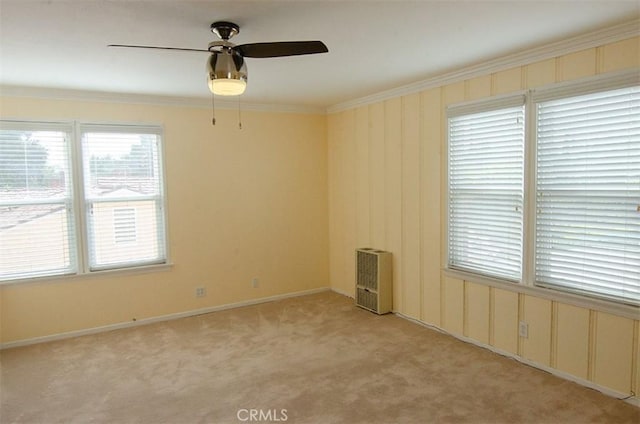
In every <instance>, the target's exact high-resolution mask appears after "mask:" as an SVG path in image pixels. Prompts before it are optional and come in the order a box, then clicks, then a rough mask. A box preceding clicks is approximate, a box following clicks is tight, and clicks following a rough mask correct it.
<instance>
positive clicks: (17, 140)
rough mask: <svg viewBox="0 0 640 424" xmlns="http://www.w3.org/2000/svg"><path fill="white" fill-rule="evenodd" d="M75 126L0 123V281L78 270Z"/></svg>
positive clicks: (68, 272)
mask: <svg viewBox="0 0 640 424" xmlns="http://www.w3.org/2000/svg"><path fill="white" fill-rule="evenodd" d="M70 140H71V126H70V125H65V124H56V123H51V124H45V123H41V124H36V123H24V122H12V121H3V122H1V123H0V280H11V279H20V278H32V277H39V276H43V275H61V274H70V273H74V272H76V270H77V260H76V249H75V245H76V235H75V234H76V232H75V227H76V226H75V217H74V213H73V198H72V175H71V167H70V159H69V153H70V151H69V144H70Z"/></svg>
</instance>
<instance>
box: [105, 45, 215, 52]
mask: <svg viewBox="0 0 640 424" xmlns="http://www.w3.org/2000/svg"><path fill="white" fill-rule="evenodd" d="M107 47H126V48H132V49H156V50H179V51H183V52H205V53H209V50H203V49H183V48H180V47H159V46H133V45H129V44H109V45H108V46H107Z"/></svg>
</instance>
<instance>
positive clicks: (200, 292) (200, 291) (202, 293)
mask: <svg viewBox="0 0 640 424" xmlns="http://www.w3.org/2000/svg"><path fill="white" fill-rule="evenodd" d="M206 295H207V289H206V288H204V287H196V297H205V296H206Z"/></svg>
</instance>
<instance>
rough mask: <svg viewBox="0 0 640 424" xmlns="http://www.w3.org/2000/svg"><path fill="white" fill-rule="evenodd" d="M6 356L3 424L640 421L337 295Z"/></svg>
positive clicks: (596, 397) (639, 414)
mask: <svg viewBox="0 0 640 424" xmlns="http://www.w3.org/2000/svg"><path fill="white" fill-rule="evenodd" d="M0 360H1V366H2V371H1V377H2V378H1V382H0V389H1V392H0V396H1V405H0V406H1V412H0V422H2V423H3V424H4V423H11V422H24V423H55V422H57V423H92V422H96V423H176V424H178V423H185V424H186V423H239V422H258V421H255V420H254V421H250V419H251V415H250V414H251V411H250V410H251V409H254V410H256V411H255V412H254V418H255V419H260V418H262V419H263V420H262V421H261V422H265V421H264V419H265V418H271V422H285V419H286V422H288V423H349V424H351V423H449V422H471V423H517V422H531V423H571V422H575V423H587V422H602V423H623V422H628V423H638V422H639V420H640V409H637V408H635V407H633V406H631V405H629V404H626V403H624V402H622V401H619V400H615V399H613V398H610V397H607V396H605V395H602V394H600V393H599V392H596V391H594V390H590V389H587V388H584V387H581V386H579V385H577V384H574V383H571V382H568V381H565V380H562V379H559V378H556V377H554V376H552V375H549V374H547V373H545V372H542V371H539V370H536V369H533V368H531V367H528V366H525V365H522V364H520V363H518V362H516V361H514V360H511V359H507V358H504V357H502V356H499V355H497V354H494V353H492V352H489V351H487V350H485V349H481V348H478V347H475V346H472V345H469V344H466V343H463V342H460V341H458V340H456V339H454V338H452V337H449V336H447V335H443V334H440V333H437V332H435V331H432V330H429V329H426V328H423V327H421V326H419V325H416V324H414V323H411V322H408V321H406V320H403V319H401V318H398V317H395V316H392V315H386V316H381V317H379V316H376V315H374V314H371V313H369V312H366V311H364V310H361V309H359V308H356V307H355V306H353V303H352V300H351V299H349V298H346V297H343V296H340V295H337V294H335V293H330V292H327V293H322V294H317V295H311V296H305V297H300V298H294V299H288V300H283V301H279V302H272V303H267V304H262V305H257V306H250V307H245V308H240V309H235V310H228V311H223V312H216V313H211V314H207V315H201V316H198V317H192V318H186V319H181V320H176V321H171V322H166V323H159V324H153V325H148V326H142V327H137V328H132V329H127V330H119V331H112V332H108V333H102V334H98V335H92V336H85V337H78V338H75V339H69V340H64V341H59V342H52V343H46V344H40V345H34V346H29V347H23V348H15V349H9V350H5V351H3V352H2V353H1V356H0ZM260 410H261V411H260ZM283 410H285V411H283ZM260 412H261V413H262V416H260V415H259V414H260ZM238 414H239V415H238Z"/></svg>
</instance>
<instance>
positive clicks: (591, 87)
mask: <svg viewBox="0 0 640 424" xmlns="http://www.w3.org/2000/svg"><path fill="white" fill-rule="evenodd" d="M633 85H640V74H639V73H638V71H637V70H635V69H634V70H625V71H621V72H615V73H611V74H607V75H601V76H596V77H587V78H583V79H580V80H577V81H570V82H563V83H555V84H550V85H548V86H544V87H540V88H537V89H531V90H525V91H519V92H516V93H513V94H511V95H507V96H499V97H493V98H490V99H482V100H479V101H471V102H464V103H458V104H454V105H450V106H449V107H448V108H447V114H449V113H453V114H456V113H473V112H481V111H484V110H491V109H495V108H496V105H500V104H501V102H502V103H503V104H507V105H508V101H509V99H513V98H516V97H517V96H521V95H524V96H525V98H526V101H525V190H524V205H525V206H524V207H525V215H524V220H523V222H524V224H523V225H524V228H523V234H524V245H523V263H522V269H523V278H522V281H521V282H519V283H518V282H513V281H509V280H506V279H501V278H495V277H488V276H484V275H481V274H477V273H474V272H469V271H461V270H456V269H453V268H450V267H449V257H448V255H449V246H448V237H449V220H448V217H446V218H445V231H446V237H445V251H444V255H443V270H444V272H445V274H446V275H448V276H450V277H454V278H460V279H463V280H466V281H470V282H475V283H480V284H485V285H489V286H492V287H497V288H502V289H506V290H510V291H516V292H519V293H524V294H530V295H534V296H538V297H542V298H546V299H549V300H554V301H558V300H560V301H563V302H566V303H569V304H573V305H577V306H582V307H587V308H597V309H598V310H602V311H606V312H611V313H616V314H619V315H622V316H628V317H633V318H634V319H636V318H637V314H638V311H639V309H640V305H638V304H636V303H633V302H631V301H629V302H625V301H620V300H613V299H608V298H607V297H606V296H598V295H591V294H586V293H575V292H572V291H570V290H566V291H565V290H561V289H558V288H547V287H543V286H539V285H536V283H535V262H534V261H535V244H536V240H535V234H536V222H535V221H536V219H535V216H536V215H535V213H536V202H535V198H533V196H535V193H536V167H537V163H536V153H537V152H536V125H535V119H536V116H535V102H539V101H544V100H549V99H552V98H563V97H573V96H580V95H584V94H590V93H595V92H601V91H609V90H615V89H619V88H624V87H629V86H633ZM446 131H447V134H448V121H447V128H446ZM448 150H449V140H448V135H447V138H446V149H445V152H448ZM445 154H446V153H445ZM445 163H446V173H445V175H446V176H447V181H446V187H447V189H448V186H449V181H448V172H449V171H448V169H449V158H448V155H447V157H446V158H445ZM447 197H448V196H447ZM445 206H446V209H445V210H446V211H448V210H449V204H448V198H447V200H446V205H445Z"/></svg>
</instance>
